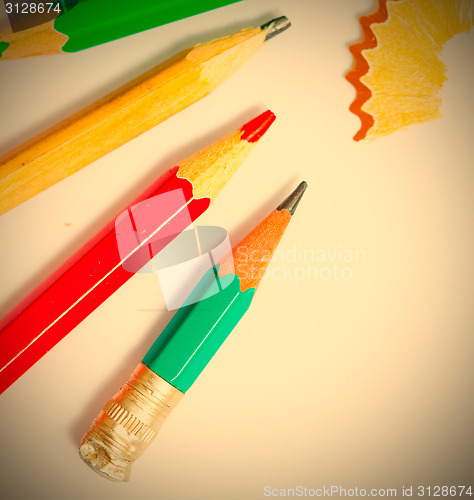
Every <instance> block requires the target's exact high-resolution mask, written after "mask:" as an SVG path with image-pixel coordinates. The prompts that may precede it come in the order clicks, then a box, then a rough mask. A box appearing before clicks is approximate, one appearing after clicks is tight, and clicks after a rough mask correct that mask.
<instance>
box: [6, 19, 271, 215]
mask: <svg viewBox="0 0 474 500" xmlns="http://www.w3.org/2000/svg"><path fill="white" fill-rule="evenodd" d="M265 36H266V32H265V30H262V29H260V28H249V29H246V30H243V31H240V32H238V33H236V34H234V35H231V36H228V37H224V38H221V39H218V40H214V41H212V42H208V43H205V44H201V45H197V46H195V47H193V48H191V49H188V50H186V51H184V52H182V53H180V54H178V55H177V56H175V57H174V58H172V59H171V60H169V61H167V62H165V63H163V64H161V65H159V66H157V67H156V68H154V69H152V70H151V71H149V72H147V73H145V74H144V75H142V76H140V77H139V78H137V79H135V80H133V81H132V82H130V83H128V84H127V85H125V86H124V87H122V88H120V89H118V90H117V91H115V92H113V93H112V94H110V95H108V96H106V97H104V98H103V99H101V100H99V101H97V102H96V103H94V104H92V105H90V106H89V107H87V108H85V109H84V110H82V111H80V112H78V113H76V114H74V115H73V116H71V117H69V118H67V119H66V120H64V121H62V122H60V123H59V124H57V125H56V126H54V127H52V128H51V129H49V130H47V131H45V132H44V133H42V134H40V135H38V136H37V137H35V138H33V139H32V140H30V141H28V142H27V143H25V144H24V145H22V146H20V147H18V148H16V149H14V150H13V151H11V152H10V153H8V154H7V155H5V156H4V157H2V158H0V194H1V195H0V214H1V213H4V212H6V211H7V210H10V209H11V208H13V207H15V206H16V205H18V204H19V203H22V202H23V201H25V200H27V199H29V198H31V197H32V196H34V195H35V194H37V193H39V192H40V191H42V190H44V189H46V188H47V187H49V186H51V185H52V184H55V183H56V182H58V181H60V180H62V179H64V178H65V177H67V176H69V175H71V174H72V173H74V172H76V171H77V170H79V169H81V168H82V167H84V166H85V165H87V164H89V163H91V162H93V161H94V160H97V159H98V158H100V157H102V156H103V155H105V154H106V153H108V152H110V151H112V150H114V149H115V148H117V147H119V146H121V145H122V144H124V143H125V142H127V141H129V140H130V139H133V138H134V137H137V136H138V135H140V134H141V133H143V132H145V131H146V130H148V129H150V128H151V127H153V126H155V125H157V124H158V123H160V122H162V121H164V120H165V119H166V118H168V117H170V116H172V115H173V114H175V113H177V112H178V111H180V110H182V109H184V108H185V107H187V106H189V105H190V104H192V103H193V102H195V101H197V100H199V99H200V98H202V97H204V96H205V95H207V94H208V93H209V92H211V91H212V90H214V89H215V88H216V87H217V86H218V85H219V84H220V83H221V82H222V81H223V80H224V79H225V78H227V77H228V76H229V75H230V74H231V73H233V71H235V70H236V69H237V68H238V67H239V66H240V65H241V64H243V63H244V62H245V61H246V60H247V59H248V58H249V57H250V56H251V55H252V54H253V53H254V52H255V51H256V50H258V49H259V48H260V47H261V46H262V44H263V43H264V41H265Z"/></svg>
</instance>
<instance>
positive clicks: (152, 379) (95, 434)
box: [79, 363, 184, 482]
mask: <svg viewBox="0 0 474 500" xmlns="http://www.w3.org/2000/svg"><path fill="white" fill-rule="evenodd" d="M183 396H184V393H182V392H181V391H178V389H176V388H175V387H173V386H172V385H170V384H169V383H168V382H166V380H164V379H162V378H161V377H159V376H158V375H156V373H154V372H153V371H152V370H150V369H149V368H148V367H147V366H145V365H144V364H143V363H140V364H139V365H138V366H137V368H136V369H135V370H134V372H133V373H132V375H131V377H130V379H129V380H128V381H127V382H126V383H125V384H124V385H123V386H122V387H121V388H120V390H119V392H117V394H115V396H114V397H113V398H112V399H111V400H110V401H109V402H108V403H107V404H106V405H105V406H104V408H103V409H102V411H101V412H100V414H99V416H98V417H97V418H96V419H95V420H94V422H93V424H92V426H91V428H90V429H89V431H88V432H87V433H86V434H85V435H84V437H83V438H82V441H81V444H80V446H79V455H80V456H81V458H82V459H83V460H84V462H86V464H87V465H89V466H90V467H91V468H92V469H93V470H94V471H95V472H97V473H98V474H100V475H101V476H103V477H105V478H107V479H110V480H111V481H117V482H125V481H128V480H129V477H130V472H131V468H132V465H133V462H134V461H135V460H136V459H137V458H138V457H139V456H140V455H141V454H142V453H143V452H144V451H145V450H146V448H147V447H148V446H149V445H150V443H151V442H152V441H153V440H154V439H155V437H156V435H157V433H158V431H159V430H160V428H161V426H162V425H163V423H164V421H165V420H166V418H167V417H168V415H169V414H170V413H171V411H172V410H173V408H175V407H176V405H177V404H178V403H179V401H180V400H181V398H182V397H183Z"/></svg>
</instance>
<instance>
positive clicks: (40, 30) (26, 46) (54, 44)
mask: <svg viewBox="0 0 474 500" xmlns="http://www.w3.org/2000/svg"><path fill="white" fill-rule="evenodd" d="M68 39H69V37H68V36H67V35H63V34H62V33H59V32H58V31H56V30H55V29H54V21H49V22H47V23H45V24H42V25H40V26H35V27H33V28H29V29H27V30H23V31H18V32H16V33H12V31H11V29H10V28H8V29H5V30H2V31H1V32H0V42H6V43H8V48H7V49H6V50H5V51H4V52H3V53H2V54H1V59H2V60H4V59H19V58H21V57H28V56H40V55H47V54H61V53H62V50H61V49H62V47H63V46H64V44H65V43H66V42H67V41H68Z"/></svg>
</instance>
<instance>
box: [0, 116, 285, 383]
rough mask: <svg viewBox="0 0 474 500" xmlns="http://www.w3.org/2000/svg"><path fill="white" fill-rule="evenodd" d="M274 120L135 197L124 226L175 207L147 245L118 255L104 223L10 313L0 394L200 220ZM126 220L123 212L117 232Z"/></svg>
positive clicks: (223, 142) (224, 142) (3, 326)
mask: <svg viewBox="0 0 474 500" xmlns="http://www.w3.org/2000/svg"><path fill="white" fill-rule="evenodd" d="M274 119H275V115H274V114H273V113H272V112H271V111H266V112H265V113H262V114H261V115H259V116H258V117H256V118H254V119H253V120H251V121H250V122H248V123H246V124H245V125H244V126H243V127H241V128H240V129H239V130H237V131H235V132H233V133H231V134H229V135H227V136H226V137H224V138H222V139H220V140H219V141H217V142H216V143H215V144H213V145H211V146H209V147H207V148H205V149H204V150H202V151H200V152H199V153H196V154H195V155H193V156H191V157H190V158H188V159H187V160H185V161H184V162H181V163H180V164H179V165H178V166H176V167H174V168H172V169H170V170H169V171H168V172H166V173H165V174H164V175H163V176H162V177H160V178H159V179H158V180H157V181H156V182H155V183H154V184H152V185H151V186H150V187H149V188H148V189H147V190H146V191H145V192H144V193H142V194H141V195H140V196H139V197H138V198H137V199H136V200H135V201H134V202H133V203H132V204H131V205H130V206H129V207H127V209H126V211H128V214H129V216H130V217H129V218H128V220H129V221H131V224H132V225H133V219H134V217H135V219H136V214H137V210H138V211H139V212H140V211H141V215H143V213H145V215H146V213H147V210H148V211H151V212H152V214H153V217H154V218H155V219H156V208H157V204H156V203H154V202H152V201H151V202H147V203H142V202H143V201H144V200H148V199H150V198H152V197H155V196H158V195H165V193H168V194H167V195H165V196H167V197H169V196H173V194H175V196H174V198H175V199H176V197H179V198H180V199H181V200H182V202H181V203H180V206H176V204H175V206H173V207H172V208H171V209H168V213H166V214H164V215H162V216H161V220H162V222H163V221H166V223H162V224H161V225H159V223H158V224H157V226H156V227H152V228H150V227H147V229H148V233H147V234H148V235H149V237H147V238H145V239H144V240H142V241H137V242H136V244H134V245H133V248H130V242H125V247H127V248H126V251H125V255H124V252H123V251H122V252H120V250H119V248H118V245H117V238H120V233H119V234H117V232H116V225H115V222H116V221H115V220H114V221H111V222H110V223H109V224H108V225H107V226H106V227H104V228H103V229H102V230H101V231H100V232H99V233H98V234H96V235H95V236H94V237H93V238H92V239H91V240H90V241H89V242H88V243H86V244H85V245H84V246H83V247H82V248H81V249H80V250H79V251H78V252H76V254H74V255H73V256H72V257H71V258H70V259H69V260H68V261H66V262H65V263H64V264H63V265H62V266H61V267H60V268H59V269H57V270H56V272H55V273H53V274H52V275H51V276H50V277H49V278H48V279H46V280H45V281H44V282H43V283H42V284H41V285H40V286H39V287H38V288H36V290H34V291H33V292H32V293H31V294H30V295H29V296H28V297H27V298H26V299H25V300H23V302H21V303H20V304H19V305H18V306H16V307H15V308H14V309H13V310H12V311H11V312H10V313H9V314H8V315H7V316H6V317H5V318H4V319H3V320H2V321H1V323H0V393H2V392H3V391H5V389H7V388H8V387H9V386H10V385H11V384H12V383H13V382H14V381H15V380H17V379H18V378H19V377H20V376H21V375H22V374H23V373H24V372H25V371H26V370H28V369H29V368H30V367H31V366H32V365H33V364H34V363H35V362H36V361H38V360H39V359H40V358H41V357H42V356H43V355H44V354H46V352H47V351H49V350H50V349H51V348H52V347H53V346H54V345H56V344H57V343H58V342H59V341H60V340H61V339H62V338H63V337H65V336H66V335H67V334H68V333H69V332H70V331H71V330H72V329H73V328H74V327H75V326H77V325H78V324H79V323H80V322H81V321H82V320H83V319H84V318H86V317H87V316H88V315H89V314H90V313H91V312H92V311H94V310H95V309H96V308H97V307H98V306H99V305H100V304H102V302H104V301H105V300H106V299H107V298H108V297H110V296H111V295H112V294H113V293H114V292H115V291H116V290H117V289H118V288H120V286H122V285H123V284H124V283H125V282H126V281H128V280H129V279H130V278H131V276H133V274H134V273H133V271H136V270H138V269H139V268H140V267H141V266H142V265H144V264H145V263H146V262H147V261H148V260H149V259H150V258H151V257H152V256H153V255H156V253H157V252H158V251H159V250H161V249H162V248H163V247H164V246H165V245H166V244H167V243H168V242H169V241H170V240H171V239H172V238H173V237H174V236H176V235H177V234H179V233H180V232H181V231H182V230H184V229H185V228H186V227H187V226H188V225H189V223H190V222H191V221H194V220H195V219H197V218H198V217H199V216H200V215H201V214H202V213H203V212H205V211H206V210H207V208H208V207H209V205H210V203H211V201H212V200H213V199H214V198H215V197H216V196H217V194H218V193H219V191H220V189H221V188H222V187H223V185H224V184H225V183H226V182H227V181H228V180H229V179H230V177H231V176H232V175H233V173H234V172H235V170H236V169H237V168H238V167H239V166H240V164H241V163H242V162H243V160H244V159H245V157H246V156H247V154H248V153H249V152H250V150H251V149H252V147H253V146H254V145H255V143H256V142H257V141H258V140H259V139H260V137H261V136H262V135H263V134H264V133H265V132H266V130H267V129H268V128H269V127H270V125H271V124H272V122H273V120H274ZM153 210H155V212H154V213H153ZM126 219H127V213H126V212H124V213H122V214H121V216H120V219H119V220H122V227H123V225H126V224H127V220H126ZM118 227H120V226H118ZM135 229H136V228H135ZM137 234H138V233H137ZM150 237H151V239H150ZM127 243H128V246H127ZM121 253H122V255H120V254H121Z"/></svg>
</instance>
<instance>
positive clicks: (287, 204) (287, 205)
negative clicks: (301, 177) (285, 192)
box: [277, 181, 308, 215]
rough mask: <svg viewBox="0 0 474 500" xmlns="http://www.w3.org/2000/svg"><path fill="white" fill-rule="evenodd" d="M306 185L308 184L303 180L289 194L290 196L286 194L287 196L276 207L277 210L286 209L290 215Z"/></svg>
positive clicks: (294, 209)
mask: <svg viewBox="0 0 474 500" xmlns="http://www.w3.org/2000/svg"><path fill="white" fill-rule="evenodd" d="M307 187H308V184H307V183H306V182H305V181H303V182H301V183H300V184H299V186H298V187H297V188H296V189H295V190H294V191H293V192H292V193H291V194H290V196H288V198H287V199H286V200H285V201H284V202H283V203H281V204H280V205H279V206H278V207H277V210H285V209H286V210H288V212H290V214H291V215H293V214H294V213H295V211H296V207H297V206H298V203H299V202H300V201H301V198H302V197H303V194H304V192H305V191H306V188H307Z"/></svg>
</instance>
